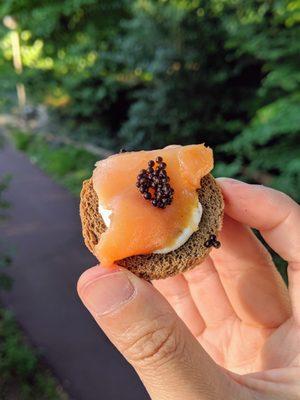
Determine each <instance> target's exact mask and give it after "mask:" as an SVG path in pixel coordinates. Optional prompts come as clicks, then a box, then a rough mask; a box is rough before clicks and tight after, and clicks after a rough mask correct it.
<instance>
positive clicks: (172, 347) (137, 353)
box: [123, 316, 183, 367]
mask: <svg viewBox="0 0 300 400" xmlns="http://www.w3.org/2000/svg"><path fill="white" fill-rule="evenodd" d="M123 341H124V342H126V344H125V343H124V345H123V353H124V355H125V357H126V358H127V360H128V361H129V362H130V363H131V364H133V365H134V366H143V367H145V366H147V365H151V366H153V365H160V364H163V363H165V362H168V361H170V360H171V359H173V358H176V357H179V356H180V354H181V352H182V346H183V345H182V342H183V341H181V340H180V333H179V329H178V328H177V326H176V323H175V322H171V321H170V317H167V316H161V317H159V318H156V319H155V320H154V321H150V322H149V321H147V322H145V323H139V324H137V325H136V326H135V327H131V329H130V332H127V333H126V334H125V337H123Z"/></svg>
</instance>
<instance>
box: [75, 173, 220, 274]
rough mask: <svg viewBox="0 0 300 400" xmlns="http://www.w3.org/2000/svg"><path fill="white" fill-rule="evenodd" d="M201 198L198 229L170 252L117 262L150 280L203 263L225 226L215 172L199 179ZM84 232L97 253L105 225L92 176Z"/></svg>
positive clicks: (86, 189)
mask: <svg viewBox="0 0 300 400" xmlns="http://www.w3.org/2000/svg"><path fill="white" fill-rule="evenodd" d="M198 198H199V201H200V203H201V205H202V208H203V214H202V218H201V221H200V223H199V229H198V230H197V231H196V232H194V233H193V234H192V236H191V237H190V238H189V239H188V240H187V242H186V243H184V244H183V245H182V246H181V247H179V248H178V249H176V250H174V251H171V252H169V253H167V254H153V253H152V254H146V255H136V256H131V257H127V258H124V259H122V260H119V261H118V262H117V264H119V265H121V266H123V267H125V268H127V269H128V270H130V271H132V272H133V273H134V274H136V275H138V276H139V277H142V278H144V279H147V280H152V279H161V278H166V277H168V276H173V275H176V274H178V273H181V272H184V271H186V270H188V269H191V268H193V267H195V266H196V265H198V264H199V263H201V262H202V261H203V260H204V258H205V257H206V256H207V255H208V254H209V252H210V251H211V249H212V247H207V246H206V245H205V243H206V242H207V240H209V238H210V236H211V235H216V236H217V234H218V232H219V231H220V229H221V227H222V219H223V209H224V202H223V197H222V193H221V190H220V188H219V186H218V184H217V182H216V181H215V179H214V178H213V176H212V175H210V174H208V175H205V176H204V177H203V178H202V179H201V182H200V189H199V190H198ZM80 216H81V221H82V233H83V237H84V241H85V244H86V246H87V247H88V249H89V250H90V251H91V252H92V253H93V254H95V252H94V250H95V246H96V245H97V244H98V242H99V240H100V237H101V234H102V233H103V232H105V230H106V226H105V224H104V222H103V219H102V217H101V215H100V214H99V212H98V197H97V194H96V192H95V191H94V188H93V182H92V179H89V180H86V181H84V182H83V188H82V191H81V201H80Z"/></svg>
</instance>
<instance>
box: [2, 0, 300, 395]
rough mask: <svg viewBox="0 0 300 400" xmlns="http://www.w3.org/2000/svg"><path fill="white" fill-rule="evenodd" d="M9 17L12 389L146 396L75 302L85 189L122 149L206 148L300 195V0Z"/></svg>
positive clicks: (144, 4) (226, 170)
mask: <svg viewBox="0 0 300 400" xmlns="http://www.w3.org/2000/svg"><path fill="white" fill-rule="evenodd" d="M0 18H1V23H0V133H1V135H2V149H0V185H1V186H0V207H1V209H2V210H3V211H1V213H2V217H5V220H4V221H2V222H1V221H0V232H1V238H0V240H1V245H0V246H1V248H0V285H1V289H0V290H1V293H0V298H1V308H0V310H1V311H0V398H1V399H2V398H3V399H22V400H23V399H27V398H28V399H29V398H30V399H65V398H74V399H79V400H80V399H83V400H93V399H121V398H122V399H135V398H136V399H144V398H145V399H146V398H147V396H146V394H145V392H144V389H143V388H142V386H141V384H140V383H139V381H138V379H137V377H136V376H135V374H134V372H133V371H132V370H131V369H130V368H129V367H128V366H127V364H126V363H125V361H124V360H123V359H121V357H120V356H119V355H118V354H117V353H116V351H115V350H114V349H113V348H112V347H111V345H110V344H109V343H108V341H107V340H106V338H105V337H104V335H102V334H100V333H99V332H98V330H97V328H96V327H95V325H94V324H93V322H92V321H91V320H90V318H89V317H88V315H87V314H86V312H85V310H84V309H83V307H82V306H81V305H80V303H79V301H78V300H77V297H76V293H75V286H76V280H77V278H78V276H79V275H80V272H82V271H83V270H84V269H85V268H86V267H88V266H90V265H93V264H92V263H95V260H93V258H92V257H91V256H90V255H89V254H88V252H87V251H86V249H85V248H84V246H83V245H82V241H81V235H80V224H79V221H78V211H77V209H78V194H79V191H80V187H81V182H82V180H83V179H85V178H87V177H89V176H90V174H91V170H92V168H93V164H94V163H95V161H96V160H98V159H100V158H103V157H105V156H107V155H109V154H110V153H111V152H118V151H119V150H120V148H125V149H126V150H138V149H149V148H155V147H162V146H165V145H168V144H171V143H179V144H188V143H201V142H205V143H206V144H208V145H210V146H212V147H213V148H214V154H215V169H214V174H215V175H216V176H230V177H235V178H238V179H242V180H245V181H248V182H256V183H260V184H265V185H268V186H272V187H274V188H276V189H279V190H282V191H284V192H285V193H287V194H289V195H290V196H292V197H293V198H294V199H295V200H297V201H299V199H300V136H299V132H300V85H299V83H300V25H299V22H300V1H299V0H268V1H263V0H207V1H206V0H156V1H154V0H106V1H105V0H101V1H99V0H98V1H97V0H65V1H61V0H52V1H51V2H46V3H45V2H43V1H40V0H22V1H18V0H2V1H1V4H0ZM9 206H10V207H9ZM4 208H7V210H6V211H5V210H4ZM273 256H274V259H275V261H276V263H277V265H278V268H279V269H280V271H281V273H282V274H283V276H284V277H285V279H286V265H285V262H284V261H283V260H280V259H279V258H278V256H276V254H273ZM7 267H8V268H7ZM5 290H6V291H5ZM45 315H46V316H45ZM116 382H118V383H117V384H116ZM1 395H2V397H1Z"/></svg>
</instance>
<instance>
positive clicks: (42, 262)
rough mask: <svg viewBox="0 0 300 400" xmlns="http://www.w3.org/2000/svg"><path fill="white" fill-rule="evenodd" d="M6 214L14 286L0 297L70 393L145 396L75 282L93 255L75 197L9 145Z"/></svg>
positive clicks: (79, 398) (2, 168) (129, 399)
mask: <svg viewBox="0 0 300 400" xmlns="http://www.w3.org/2000/svg"><path fill="white" fill-rule="evenodd" d="M6 173H8V174H11V175H12V181H11V184H10V187H9V189H8V191H7V194H6V198H7V199H8V200H9V202H10V203H11V209H10V218H9V220H7V221H6V222H5V223H4V224H1V226H0V235H1V238H2V240H4V241H5V242H6V243H7V244H8V245H11V246H13V248H14V249H15V254H14V255H13V259H14V260H13V265H12V267H11V268H10V273H11V275H12V277H13V279H14V286H13V289H12V291H11V292H9V293H8V294H5V295H4V294H3V295H1V300H2V302H3V303H4V304H5V305H6V306H7V307H8V308H9V309H11V310H12V311H13V312H14V314H15V316H16V318H17V320H18V321H19V323H20V324H21V326H22V327H23V329H24V330H25V332H26V334H27V335H28V336H29V338H30V339H31V341H32V342H33V344H34V345H35V346H36V347H37V348H38V350H39V351H40V352H41V354H42V355H43V357H44V358H45V359H46V361H47V363H48V364H49V365H50V366H51V367H52V369H53V370H54V372H55V374H56V375H57V376H58V378H59V380H60V382H61V383H62V384H63V386H64V387H65V389H66V390H67V392H68V393H70V397H71V399H75V400H102V399H103V400H119V399H122V400H135V399H138V400H143V399H148V396H147V395H146V393H145V390H144V388H143V386H142V384H141V383H140V382H139V380H138V378H137V376H136V375H135V372H134V371H133V370H132V368H131V367H130V366H129V365H128V364H127V363H126V361H125V360H124V359H123V358H122V357H121V356H120V355H119V354H118V352H117V351H116V350H115V349H114V348H113V346H112V345H111V344H110V342H109V341H108V340H107V339H106V337H105V335H104V334H103V333H102V332H101V331H100V330H99V328H98V327H97V326H96V323H94V322H93V321H92V319H91V317H90V315H89V314H88V312H87V311H86V310H85V309H84V307H83V306H82V305H81V302H80V300H79V299H78V297H77V294H76V282H77V279H78V277H79V276H80V274H81V273H82V272H83V271H84V269H86V268H87V267H90V266H93V265H95V263H96V260H95V259H94V258H93V257H92V256H91V255H90V254H89V252H88V251H87V250H86V248H85V246H84V245H83V242H82V238H81V227H80V221H79V216H78V199H76V198H74V197H73V196H72V195H70V194H69V193H68V192H67V191H66V190H65V189H63V188H62V187H60V186H58V185H57V184H56V183H55V182H53V181H52V180H51V179H50V178H49V177H47V176H46V175H45V174H44V173H43V172H42V171H40V170H39V169H38V168H37V167H35V166H34V165H32V164H31V163H30V162H29V160H28V159H27V157H26V156H25V155H24V154H21V153H19V152H17V151H15V150H14V149H12V148H11V147H10V146H8V145H6V146H5V148H4V149H3V150H1V151H0V176H3V175H4V174H6Z"/></svg>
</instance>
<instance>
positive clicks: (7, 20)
mask: <svg viewBox="0 0 300 400" xmlns="http://www.w3.org/2000/svg"><path fill="white" fill-rule="evenodd" d="M3 24H4V25H5V26H6V27H7V28H8V29H11V31H12V32H11V46H12V53H13V64H14V68H15V71H16V73H17V74H18V75H21V74H22V72H23V66H22V57H21V47H20V38H19V33H18V31H17V27H18V25H17V22H16V20H15V19H14V18H13V17H11V16H9V15H7V16H6V17H4V18H3ZM16 86H17V96H18V103H19V108H20V110H21V111H22V110H23V108H24V106H25V104H26V90H25V86H24V84H23V83H20V82H18V83H17V85H16Z"/></svg>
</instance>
